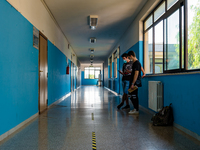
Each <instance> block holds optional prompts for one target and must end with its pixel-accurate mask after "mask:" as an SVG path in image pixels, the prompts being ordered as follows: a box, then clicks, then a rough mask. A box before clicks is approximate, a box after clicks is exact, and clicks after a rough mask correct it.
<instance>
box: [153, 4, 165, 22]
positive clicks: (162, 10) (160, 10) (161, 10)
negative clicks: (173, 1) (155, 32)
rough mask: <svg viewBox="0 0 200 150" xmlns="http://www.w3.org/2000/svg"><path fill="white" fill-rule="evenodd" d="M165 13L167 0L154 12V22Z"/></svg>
mask: <svg viewBox="0 0 200 150" xmlns="http://www.w3.org/2000/svg"><path fill="white" fill-rule="evenodd" d="M164 13H165V1H164V2H163V3H162V4H161V5H160V6H159V7H158V8H157V9H156V11H155V12H154V22H155V21H156V20H157V19H158V18H160V17H161V16H162V15H163V14H164Z"/></svg>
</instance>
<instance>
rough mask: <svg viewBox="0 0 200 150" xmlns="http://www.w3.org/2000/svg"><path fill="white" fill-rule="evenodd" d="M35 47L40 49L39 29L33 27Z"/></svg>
mask: <svg viewBox="0 0 200 150" xmlns="http://www.w3.org/2000/svg"><path fill="white" fill-rule="evenodd" d="M33 47H35V48H36V49H39V30H38V29H37V28H36V27H33Z"/></svg>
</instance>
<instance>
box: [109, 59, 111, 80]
mask: <svg viewBox="0 0 200 150" xmlns="http://www.w3.org/2000/svg"><path fill="white" fill-rule="evenodd" d="M109 61H110V78H112V57H110V58H109Z"/></svg>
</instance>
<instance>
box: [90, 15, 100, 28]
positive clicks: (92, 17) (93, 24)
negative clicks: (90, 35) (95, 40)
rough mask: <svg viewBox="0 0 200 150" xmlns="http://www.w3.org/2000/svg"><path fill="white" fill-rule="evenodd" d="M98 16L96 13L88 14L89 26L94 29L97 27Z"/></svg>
mask: <svg viewBox="0 0 200 150" xmlns="http://www.w3.org/2000/svg"><path fill="white" fill-rule="evenodd" d="M97 22H98V16H97V15H90V28H91V29H92V30H95V29H96V27H97Z"/></svg>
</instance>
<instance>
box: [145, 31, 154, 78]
mask: <svg viewBox="0 0 200 150" xmlns="http://www.w3.org/2000/svg"><path fill="white" fill-rule="evenodd" d="M144 39H145V42H144V47H145V48H144V50H145V52H144V57H145V58H144V64H145V66H146V68H145V71H146V73H149V74H152V73H153V30H152V28H151V29H149V30H148V31H147V32H146V33H145V38H144Z"/></svg>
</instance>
